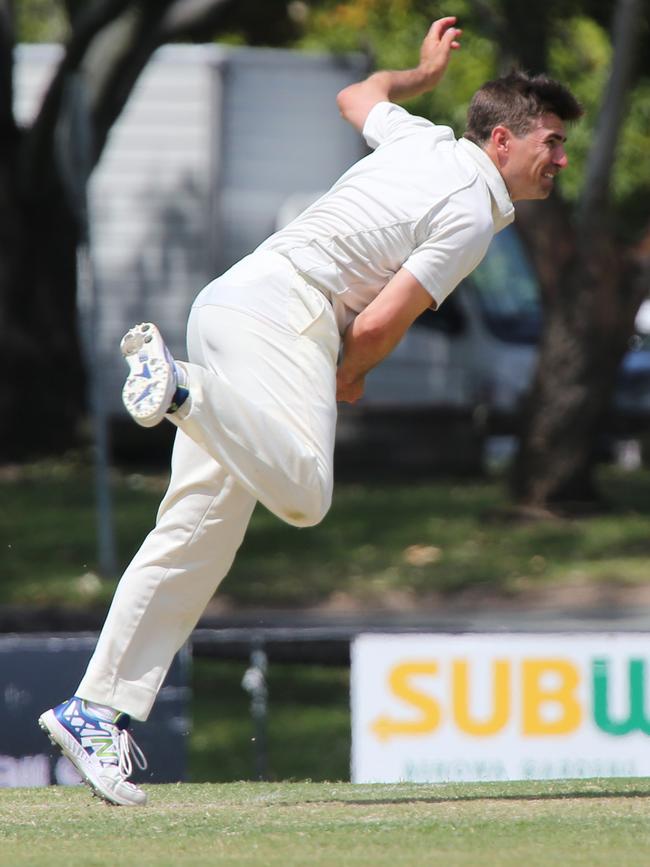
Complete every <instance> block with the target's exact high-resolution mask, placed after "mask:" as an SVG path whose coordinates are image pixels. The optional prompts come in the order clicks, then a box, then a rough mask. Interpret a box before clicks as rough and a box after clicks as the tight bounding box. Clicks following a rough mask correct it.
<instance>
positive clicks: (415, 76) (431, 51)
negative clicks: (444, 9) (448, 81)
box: [336, 15, 462, 132]
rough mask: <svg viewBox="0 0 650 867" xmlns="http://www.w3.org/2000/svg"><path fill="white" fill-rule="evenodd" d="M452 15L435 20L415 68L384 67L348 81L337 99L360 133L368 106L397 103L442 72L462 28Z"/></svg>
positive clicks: (429, 86)
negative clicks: (397, 69) (384, 68)
mask: <svg viewBox="0 0 650 867" xmlns="http://www.w3.org/2000/svg"><path fill="white" fill-rule="evenodd" d="M455 23H456V18H455V16H453V15H452V16H449V17H447V18H439V19H438V20H437V21H434V22H433V24H432V25H431V27H430V28H429V32H428V33H427V35H426V36H425V38H424V41H423V43H422V46H421V48H420V62H419V64H418V66H417V67H416V68H415V69H405V70H401V71H389V70H383V71H381V72H375V73H373V74H372V75H371V76H370V77H369V78H366V79H365V81H360V82H358V83H357V84H351V85H350V86H349V87H346V88H345V89H344V90H342V91H341V92H340V93H339V95H338V96H337V98H336V102H337V104H338V107H339V110H340V112H341V114H342V115H343V117H344V118H345V120H347V121H348V122H349V123H351V124H352V126H354V127H355V128H356V129H358V130H359V132H361V130H362V129H363V127H364V124H365V122H366V118H367V117H368V114H369V113H370V110H371V108H373V106H375V105H376V104H377V103H378V102H398V101H400V100H403V99H409V98H410V97H412V96H418V95H419V94H421V93H426V91H427V90H432V89H433V88H434V87H435V86H436V84H438V82H439V81H440V79H441V78H442V77H443V75H444V74H445V70H446V69H447V64H448V63H449V57H450V54H451V52H452V50H455V49H457V48H460V42H458V38H459V37H460V35H461V33H462V30H458V29H457V28H455V27H454V26H453V25H454V24H455Z"/></svg>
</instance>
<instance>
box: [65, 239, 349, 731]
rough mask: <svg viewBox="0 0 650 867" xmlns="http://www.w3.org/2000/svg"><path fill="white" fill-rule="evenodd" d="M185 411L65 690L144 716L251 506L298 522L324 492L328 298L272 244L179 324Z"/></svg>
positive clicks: (328, 476)
mask: <svg viewBox="0 0 650 867" xmlns="http://www.w3.org/2000/svg"><path fill="white" fill-rule="evenodd" d="M187 342H188V354H189V359H190V361H189V363H187V364H186V365H184V367H186V370H187V374H188V378H189V386H190V394H191V406H190V410H189V413H188V414H187V415H186V417H184V418H179V417H177V416H176V415H174V416H171V417H170V418H171V419H172V420H173V421H174V423H175V424H176V425H177V427H178V431H177V435H176V440H175V444H174V450H173V455H172V468H171V479H170V484H169V488H168V490H167V493H166V494H165V497H164V498H163V501H162V503H161V505H160V509H159V511H158V516H157V520H156V526H155V528H154V529H153V530H152V531H151V533H149V535H148V536H147V538H146V539H145V541H144V543H143V544H142V547H141V548H140V550H139V551H138V553H137V554H136V555H135V557H134V559H133V561H132V562H131V564H130V565H129V566H128V568H127V570H126V572H125V573H124V575H123V576H122V579H121V581H120V583H119V585H118V588H117V591H116V593H115V597H114V599H113V602H112V605H111V608H110V611H109V613H108V616H107V619H106V622H105V624H104V627H103V630H102V633H101V635H100V637H99V641H98V643H97V647H96V649H95V652H94V654H93V657H92V659H91V661H90V663H89V666H88V669H87V671H86V674H85V675H84V678H83V680H82V681H81V684H80V685H79V688H78V690H77V693H76V694H77V695H78V696H80V697H81V698H84V699H86V700H90V701H95V702H99V703H101V704H106V705H109V706H110V707H113V708H116V709H117V710H120V711H123V712H125V713H128V714H130V715H131V716H132V717H134V718H135V719H137V720H145V719H146V718H147V716H148V715H149V712H150V710H151V707H152V705H153V703H154V700H155V698H156V695H157V693H158V690H159V689H160V687H161V685H162V682H163V680H164V678H165V675H166V673H167V670H168V668H169V666H170V664H171V662H172V659H173V657H174V654H175V653H176V652H177V650H178V649H179V648H180V647H181V646H182V645H183V643H184V642H185V641H186V640H187V638H188V636H189V635H190V633H191V631H192V629H193V628H194V626H195V625H196V622H197V621H198V619H199V617H200V616H201V614H202V612H203V610H204V609H205V606H206V605H207V603H208V602H209V600H210V598H211V597H212V595H213V594H214V592H215V590H216V588H217V587H218V585H219V583H220V582H221V580H222V579H223V578H224V576H225V575H226V573H227V572H228V570H229V569H230V566H231V565H232V562H233V559H234V557H235V553H236V551H237V549H238V548H239V546H240V544H241V542H242V540H243V537H244V533H245V532H246V527H247V526H248V522H249V520H250V517H251V514H252V512H253V509H254V507H255V503H256V502H257V500H259V501H260V502H261V503H263V504H264V505H265V506H266V507H267V508H268V509H270V511H271V512H273V513H274V514H275V515H277V516H278V517H279V518H282V519H283V520H284V521H286V522H288V523H289V524H294V525H296V526H299V527H306V526H311V525H313V524H317V523H318V522H319V521H320V520H321V519H322V518H323V517H324V515H325V514H326V512H327V510H328V508H329V505H330V502H331V497H332V484H333V454H334V435H335V427H336V363H337V356H338V350H339V344H340V336H339V332H338V329H337V326H336V321H335V318H334V314H333V311H332V307H331V305H330V304H329V302H328V301H327V300H326V298H325V297H324V296H323V295H322V294H321V293H320V292H319V291H318V290H317V289H315V288H314V287H313V286H311V285H309V284H308V283H306V282H305V281H304V280H303V279H302V278H301V277H300V276H299V275H298V274H297V273H296V271H295V270H294V268H293V266H292V265H291V263H290V262H289V261H288V260H287V259H285V258H284V257H282V256H280V255H279V254H277V253H272V252H266V251H264V252H256V253H254V254H252V255H251V256H248V257H246V258H245V259H243V260H242V261H241V262H240V263H238V264H237V265H235V266H233V268H231V269H230V270H229V271H228V272H226V274H224V275H223V276H222V277H220V278H218V279H217V280H215V281H214V282H213V283H211V284H209V286H207V287H206V288H205V289H204V290H203V292H202V293H201V294H200V295H199V296H198V298H197V300H196V302H195V304H194V306H193V308H192V311H191V314H190V318H189V323H188V339H187Z"/></svg>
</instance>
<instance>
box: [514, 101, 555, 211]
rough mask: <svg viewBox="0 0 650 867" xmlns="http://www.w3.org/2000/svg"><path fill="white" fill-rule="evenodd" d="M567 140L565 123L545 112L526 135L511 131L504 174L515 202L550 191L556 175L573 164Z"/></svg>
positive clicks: (544, 196)
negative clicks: (566, 145) (567, 148)
mask: <svg viewBox="0 0 650 867" xmlns="http://www.w3.org/2000/svg"><path fill="white" fill-rule="evenodd" d="M508 132H509V131H508ZM565 141H566V134H565V130H564V124H563V123H562V121H561V120H560V118H559V117H558V116H557V115H555V114H544V115H542V116H541V117H540V118H538V119H537V121H536V122H535V126H533V127H532V129H530V130H529V131H528V132H527V133H526V134H525V135H523V136H515V135H514V134H512V133H510V135H509V137H508V140H507V146H506V156H507V158H506V160H505V161H504V162H502V164H501V174H502V176H503V179H504V181H505V182H506V186H507V187H508V191H509V193H510V198H511V199H512V200H513V202H516V201H518V200H520V199H545V198H547V196H549V195H550V193H551V190H552V189H553V184H554V182H555V177H556V176H557V175H558V174H559V173H560V172H561V171H562V169H565V168H566V167H567V165H568V164H569V159H568V157H567V155H566V152H565V150H564V143H565Z"/></svg>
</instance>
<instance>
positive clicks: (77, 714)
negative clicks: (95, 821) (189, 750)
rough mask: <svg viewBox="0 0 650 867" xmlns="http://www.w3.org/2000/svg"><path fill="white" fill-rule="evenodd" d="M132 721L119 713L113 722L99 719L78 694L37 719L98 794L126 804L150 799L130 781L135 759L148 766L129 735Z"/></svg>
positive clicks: (105, 798) (114, 801)
mask: <svg viewBox="0 0 650 867" xmlns="http://www.w3.org/2000/svg"><path fill="white" fill-rule="evenodd" d="M129 722H130V718H129V716H128V714H125V713H118V714H116V715H115V717H114V719H113V721H112V722H109V721H108V720H103V719H100V718H99V717H97V716H95V715H93V714H92V713H90V711H89V710H88V708H87V707H86V703H85V701H84V700H83V699H81V698H77V697H76V696H75V697H73V698H71V699H70V700H69V701H65V702H63V704H60V705H58V707H55V708H52V709H51V710H47V711H45V713H44V714H42V715H41V716H40V717H39V720H38V724H39V725H40V727H41V728H42V729H43V731H44V732H45V733H46V734H47V735H48V736H49V738H50V740H51V741H52V743H53V744H54V745H55V746H57V747H59V749H60V750H61V752H62V753H63V755H64V756H67V758H68V759H70V761H71V762H72V764H73V765H74V766H75V768H76V769H77V770H78V771H79V773H80V774H81V777H82V779H83V781H84V782H85V783H87V784H88V785H89V786H90V788H91V789H92V790H93V791H94V792H95V794H96V795H98V796H99V797H100V798H103V799H104V800H105V801H108V802H109V804H119V805H120V806H123V807H131V806H141V805H143V804H146V802H147V796H146V794H145V792H143V791H142V789H139V788H138V787H137V786H135V785H134V784H133V783H129V782H128V777H130V776H131V773H132V771H133V761H135V763H136V765H137V766H138V767H139V768H140V769H141V770H145V769H146V767H147V760H146V759H145V757H144V754H143V752H142V750H141V749H140V747H139V746H138V745H137V744H136V743H135V741H134V740H133V738H132V737H131V735H130V734H129V731H128V725H129Z"/></svg>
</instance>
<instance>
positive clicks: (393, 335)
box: [336, 268, 432, 403]
mask: <svg viewBox="0 0 650 867" xmlns="http://www.w3.org/2000/svg"><path fill="white" fill-rule="evenodd" d="M431 304H432V299H431V295H430V294H429V293H428V292H427V291H426V289H425V288H424V286H422V284H421V283H420V281H419V280H416V278H415V277H414V276H413V275H412V274H411V273H410V272H409V271H407V270H406V268H400V270H399V271H398V272H397V274H395V276H394V277H393V278H392V279H391V280H390V281H389V282H388V283H387V284H386V285H385V286H384V288H383V289H382V290H381V292H380V293H379V295H377V297H376V298H375V299H374V301H372V302H371V303H370V304H369V305H368V306H367V307H366V309H365V310H362V311H361V313H359V315H358V316H357V317H356V318H355V319H354V320H353V321H352V323H351V325H350V327H349V328H348V330H347V331H346V332H345V337H344V340H343V358H342V360H341V363H340V365H339V369H338V371H337V375H336V385H337V393H336V397H337V400H343V401H346V402H347V403H354V402H355V401H357V400H358V399H359V398H360V397H361V396H362V394H363V389H364V381H365V376H366V374H367V373H368V371H370V370H372V368H373V367H376V366H377V365H378V364H379V362H380V361H382V360H383V359H384V358H385V357H386V356H387V355H388V354H389V353H390V352H391V351H392V350H393V349H394V348H395V347H396V346H397V344H398V343H399V341H400V340H401V339H402V337H403V336H404V334H405V333H406V331H407V330H408V328H409V326H410V325H411V324H412V323H413V321H414V320H415V319H416V318H417V317H418V316H419V315H420V313H423V312H424V311H425V310H426V309H427V307H431Z"/></svg>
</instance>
